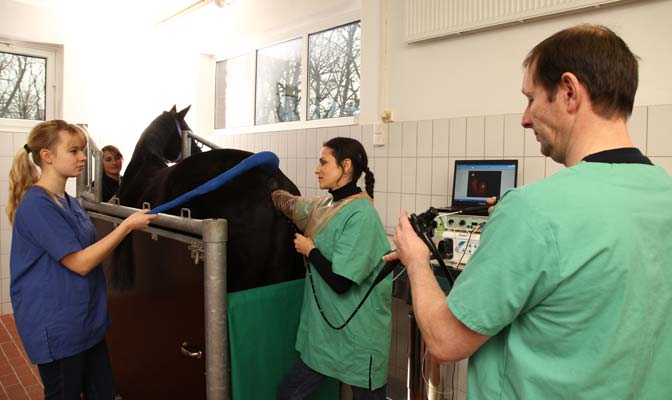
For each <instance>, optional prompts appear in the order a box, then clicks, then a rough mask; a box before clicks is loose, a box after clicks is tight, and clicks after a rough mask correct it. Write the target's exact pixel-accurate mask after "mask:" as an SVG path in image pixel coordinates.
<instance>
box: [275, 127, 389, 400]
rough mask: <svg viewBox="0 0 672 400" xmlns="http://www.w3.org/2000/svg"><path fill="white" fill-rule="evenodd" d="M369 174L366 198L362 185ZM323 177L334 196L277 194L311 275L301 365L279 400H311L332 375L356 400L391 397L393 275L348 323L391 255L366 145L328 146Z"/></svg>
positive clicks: (342, 142)
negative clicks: (376, 204)
mask: <svg viewBox="0 0 672 400" xmlns="http://www.w3.org/2000/svg"><path fill="white" fill-rule="evenodd" d="M362 173H364V174H365V178H364V179H365V183H366V193H365V192H362V190H361V189H360V188H359V187H357V180H358V179H359V178H360V176H361V175H362ZM315 175H317V180H318V182H319V185H320V189H327V190H328V191H329V194H330V195H328V196H325V197H316V198H306V197H299V196H293V195H291V194H289V193H287V192H286V191H279V190H278V191H275V192H273V203H274V204H275V206H276V208H278V209H279V210H280V211H281V212H282V213H284V214H285V215H286V216H287V217H289V218H290V219H291V220H292V221H293V222H294V223H295V224H296V226H297V227H298V228H299V230H301V231H303V234H300V233H297V234H296V236H295V239H294V245H295V247H296V251H298V252H299V253H301V254H303V255H304V256H305V258H306V261H307V265H306V267H307V275H308V276H307V277H306V283H305V288H304V295H303V306H302V309H301V319H300V322H299V328H298V332H297V338H296V350H297V351H298V352H299V353H300V359H299V360H298V361H297V363H296V365H295V366H294V367H293V368H292V369H291V370H290V371H289V372H288V373H287V375H286V376H285V378H284V379H283V381H282V383H281V384H280V386H279V388H278V399H282V400H288V399H292V400H296V399H304V398H306V397H308V396H309V395H310V394H311V393H312V392H313V391H314V390H315V389H316V388H317V386H318V385H319V384H320V382H321V381H322V380H323V379H324V378H325V377H332V378H335V379H337V380H339V381H341V382H343V383H346V384H349V385H351V387H352V392H353V398H354V399H355V400H358V399H385V386H386V381H387V369H388V357H389V349H390V335H391V322H392V319H391V303H392V277H391V276H387V277H386V278H385V279H383V280H382V281H381V282H380V283H379V284H378V285H376V286H375V287H374V288H373V290H372V291H371V293H370V295H369V297H368V298H367V299H366V300H365V301H364V303H363V304H362V306H361V308H359V309H358V310H357V312H356V314H355V315H354V317H353V318H352V319H351V320H350V321H349V322H347V324H345V323H346V321H347V320H348V318H349V317H350V315H351V314H352V313H353V311H354V310H355V309H357V307H358V305H359V304H360V302H361V300H362V298H363V297H364V296H365V295H366V293H367V292H368V290H369V288H370V287H371V285H372V283H373V281H374V279H375V278H376V276H377V275H378V272H379V271H380V270H381V268H382V267H383V265H384V262H383V261H382V260H381V257H382V256H383V255H384V254H386V253H388V252H389V251H390V245H389V242H388V240H387V236H386V234H385V229H384V228H383V224H382V222H381V221H380V217H379V216H378V213H377V211H376V209H375V208H374V206H373V184H374V178H373V173H372V172H371V171H370V170H369V167H368V158H367V156H366V152H365V151H364V148H363V147H362V144H361V143H359V142H358V141H357V140H354V139H350V138H344V137H337V138H334V139H331V140H329V141H327V142H326V143H324V145H323V147H322V151H321V152H320V160H319V163H318V165H317V167H316V168H315ZM318 303H319V304H318ZM343 324H345V326H344V327H341V326H342V325H343Z"/></svg>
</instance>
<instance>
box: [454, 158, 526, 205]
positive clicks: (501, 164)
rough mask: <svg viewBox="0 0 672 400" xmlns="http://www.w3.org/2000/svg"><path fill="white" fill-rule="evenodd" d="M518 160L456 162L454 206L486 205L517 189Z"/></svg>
mask: <svg viewBox="0 0 672 400" xmlns="http://www.w3.org/2000/svg"><path fill="white" fill-rule="evenodd" d="M517 176H518V160H456V161H455V175H454V179H453V205H460V204H462V205H465V204H466V205H468V204H474V205H475V204H484V203H485V200H486V199H487V198H488V197H493V196H496V197H497V198H500V197H502V195H503V194H504V193H506V191H507V190H509V189H512V188H514V187H516V181H517Z"/></svg>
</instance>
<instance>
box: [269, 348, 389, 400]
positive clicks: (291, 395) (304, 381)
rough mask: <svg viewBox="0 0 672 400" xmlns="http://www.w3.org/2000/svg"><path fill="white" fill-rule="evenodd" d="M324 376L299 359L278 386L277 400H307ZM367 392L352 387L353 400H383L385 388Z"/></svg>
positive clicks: (366, 390)
mask: <svg viewBox="0 0 672 400" xmlns="http://www.w3.org/2000/svg"><path fill="white" fill-rule="evenodd" d="M325 378H326V376H324V375H322V374H320V373H319V372H317V371H315V370H313V369H311V368H310V367H309V366H307V365H306V364H304V362H303V361H301V359H300V358H299V360H298V361H297V362H296V364H295V365H294V367H293V368H292V369H291V370H289V372H288V373H287V375H285V377H284V378H283V379H282V382H281V383H280V386H278V397H277V400H303V399H306V398H308V396H310V395H311V393H313V392H314V391H315V389H317V387H318V386H320V383H322V381H323V380H324V379H325ZM386 386H387V385H383V386H382V387H380V388H378V389H376V390H368V389H364V388H359V387H356V386H351V387H352V398H353V400H385V387H386Z"/></svg>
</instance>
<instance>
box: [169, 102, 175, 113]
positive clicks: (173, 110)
mask: <svg viewBox="0 0 672 400" xmlns="http://www.w3.org/2000/svg"><path fill="white" fill-rule="evenodd" d="M169 112H171V113H176V112H177V108H175V105H174V104H173V108H171V109H170V111H169Z"/></svg>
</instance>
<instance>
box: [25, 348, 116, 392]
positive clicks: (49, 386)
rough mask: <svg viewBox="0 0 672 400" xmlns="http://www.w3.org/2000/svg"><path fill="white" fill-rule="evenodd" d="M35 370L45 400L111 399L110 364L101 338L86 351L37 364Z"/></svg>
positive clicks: (112, 387) (112, 383) (112, 390)
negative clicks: (38, 374)
mask: <svg viewBox="0 0 672 400" xmlns="http://www.w3.org/2000/svg"><path fill="white" fill-rule="evenodd" d="M37 368H38V370H39V371H40V377H41V378H42V383H43V384H44V399H45V400H56V399H58V400H71V399H72V400H80V399H84V400H112V399H114V395H115V392H114V382H113V380H112V365H111V364H110V355H109V353H108V352H107V344H105V339H103V340H102V341H101V342H100V343H98V344H97V345H95V346H93V347H92V348H90V349H89V350H86V351H83V352H81V353H79V354H76V355H74V356H70V357H66V358H63V359H60V360H55V361H52V362H50V363H46V364H39V365H38V366H37ZM82 394H83V395H84V396H83V397H81V396H82Z"/></svg>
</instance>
